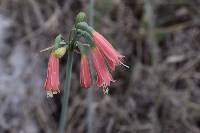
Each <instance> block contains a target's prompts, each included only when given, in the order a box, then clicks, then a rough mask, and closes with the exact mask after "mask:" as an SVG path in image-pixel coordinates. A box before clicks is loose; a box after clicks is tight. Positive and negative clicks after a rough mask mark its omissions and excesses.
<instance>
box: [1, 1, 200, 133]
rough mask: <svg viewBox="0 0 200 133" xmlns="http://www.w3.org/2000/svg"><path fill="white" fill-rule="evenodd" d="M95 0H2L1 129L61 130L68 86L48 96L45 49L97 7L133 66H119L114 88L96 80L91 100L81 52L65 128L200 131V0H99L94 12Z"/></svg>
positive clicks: (70, 131) (100, 23)
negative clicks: (106, 92)
mask: <svg viewBox="0 0 200 133" xmlns="http://www.w3.org/2000/svg"><path fill="white" fill-rule="evenodd" d="M89 2H90V1H89V0H85V1H82V0H0V133H56V132H57V128H58V124H59V116H60V110H61V103H60V100H61V96H62V93H61V94H58V95H55V97H54V98H46V94H45V91H44V89H43V83H44V80H45V77H46V69H47V63H48V55H49V53H50V52H49V51H48V52H44V53H40V52H39V51H40V50H41V49H43V48H46V47H48V46H50V45H52V44H53V42H54V38H55V37H56V35H57V34H59V33H61V34H62V35H63V36H64V37H65V38H67V37H68V35H69V31H70V30H71V27H72V25H73V23H74V18H75V16H76V14H77V13H78V12H79V11H85V12H86V13H87V14H94V27H95V29H96V30H97V31H99V32H100V33H102V34H103V35H104V36H105V37H106V38H107V39H108V40H109V41H110V42H111V43H112V44H113V46H114V47H115V48H116V49H118V50H119V51H120V52H121V53H122V54H123V55H125V56H126V58H125V60H124V63H125V64H127V65H129V66H130V68H129V69H127V68H124V67H122V66H120V67H118V68H117V70H116V72H114V73H113V76H114V78H115V79H116V80H117V81H116V82H115V83H113V84H112V85H111V87H110V95H104V94H103V91H102V89H98V88H97V87H93V88H92V91H91V92H92V95H93V98H92V100H90V99H91V95H90V93H89V92H88V90H85V89H82V88H81V87H80V85H79V82H80V81H79V62H80V55H78V54H76V55H75V58H74V60H75V62H74V65H73V74H72V87H71V93H70V101H69V106H70V107H69V111H68V123H67V125H66V133H199V132H200V10H199V9H200V1H199V0H166V1H164V0H95V1H94V10H93V12H92V13H91V12H89ZM66 59H67V57H66V56H65V57H64V58H63V59H62V60H61V66H62V68H61V69H62V70H61V79H62V81H63V79H64V77H65V73H64V71H65V65H66ZM62 83H63V82H62ZM88 96H90V98H88ZM88 101H89V106H88ZM88 107H89V108H88Z"/></svg>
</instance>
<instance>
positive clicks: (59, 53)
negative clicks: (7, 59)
mask: <svg viewBox="0 0 200 133" xmlns="http://www.w3.org/2000/svg"><path fill="white" fill-rule="evenodd" d="M66 51H67V48H66V47H60V48H57V49H56V50H54V51H53V54H54V55H55V56H56V57H57V58H61V57H63V56H64V55H65V53H66Z"/></svg>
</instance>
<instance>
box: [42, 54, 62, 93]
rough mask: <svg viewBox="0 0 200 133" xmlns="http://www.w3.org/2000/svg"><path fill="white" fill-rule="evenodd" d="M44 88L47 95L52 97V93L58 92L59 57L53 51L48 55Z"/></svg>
mask: <svg viewBox="0 0 200 133" xmlns="http://www.w3.org/2000/svg"><path fill="white" fill-rule="evenodd" d="M44 89H45V90H46V91H47V97H53V94H57V93H59V92H60V80H59V58H57V57H55V55H54V54H53V53H51V55H50V57H49V62H48V69H47V77H46V81H45V83H44Z"/></svg>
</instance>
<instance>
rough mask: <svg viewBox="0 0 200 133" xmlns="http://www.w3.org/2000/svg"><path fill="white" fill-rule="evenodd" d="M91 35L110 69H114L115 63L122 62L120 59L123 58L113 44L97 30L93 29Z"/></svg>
mask: <svg viewBox="0 0 200 133" xmlns="http://www.w3.org/2000/svg"><path fill="white" fill-rule="evenodd" d="M92 36H93V39H94V42H95V44H96V46H97V47H98V49H99V50H100V52H101V53H102V54H103V56H104V57H105V58H106V61H107V63H108V66H109V67H110V68H111V70H115V67H116V66H117V65H120V64H123V63H122V59H123V58H124V56H123V55H121V54H120V53H119V52H118V51H116V50H115V49H114V48H113V46H112V45H111V44H110V43H109V42H108V41H107V40H106V39H105V38H104V37H103V36H102V35H101V34H99V33H98V32H96V31H93V32H92Z"/></svg>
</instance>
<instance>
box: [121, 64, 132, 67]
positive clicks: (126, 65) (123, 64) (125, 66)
mask: <svg viewBox="0 0 200 133" xmlns="http://www.w3.org/2000/svg"><path fill="white" fill-rule="evenodd" d="M121 64H122V65H123V66H125V67H126V68H130V67H129V66H127V65H125V64H124V63H121Z"/></svg>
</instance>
